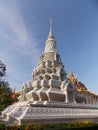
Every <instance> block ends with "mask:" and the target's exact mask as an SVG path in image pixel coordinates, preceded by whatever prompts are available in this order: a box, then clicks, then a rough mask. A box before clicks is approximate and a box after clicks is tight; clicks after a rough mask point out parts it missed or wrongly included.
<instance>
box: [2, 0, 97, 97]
mask: <svg viewBox="0 0 98 130" xmlns="http://www.w3.org/2000/svg"><path fill="white" fill-rule="evenodd" d="M50 17H52V19H53V32H54V36H55V39H56V43H57V48H58V52H59V54H60V55H61V59H62V62H63V64H64V66H65V70H66V72H67V73H68V75H69V73H70V70H72V71H73V73H74V74H75V75H76V76H77V78H78V80H79V81H81V82H82V83H84V84H85V85H86V86H87V88H88V89H89V90H91V91H93V92H96V93H97V94H98V76H97V75H98V1H97V0H0V60H1V61H2V62H3V63H5V64H6V66H7V76H6V80H8V81H9V83H10V85H11V88H14V87H15V86H16V89H17V90H20V89H21V86H22V84H23V83H24V82H27V81H28V80H31V78H32V77H31V74H32V70H33V69H34V67H35V66H36V64H37V61H38V57H39V56H40V54H41V52H42V51H43V50H44V46H45V41H46V39H47V36H48V33H49V20H50Z"/></svg>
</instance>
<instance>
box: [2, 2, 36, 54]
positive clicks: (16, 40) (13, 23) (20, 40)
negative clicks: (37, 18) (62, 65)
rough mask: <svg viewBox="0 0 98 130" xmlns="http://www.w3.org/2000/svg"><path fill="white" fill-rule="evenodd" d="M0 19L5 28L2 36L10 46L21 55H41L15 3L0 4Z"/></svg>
mask: <svg viewBox="0 0 98 130" xmlns="http://www.w3.org/2000/svg"><path fill="white" fill-rule="evenodd" d="M0 19H1V20H0V24H1V26H2V25H3V26H4V28H3V29H2V30H1V31H0V36H2V37H3V38H6V40H8V41H9V42H8V44H12V45H13V48H14V49H16V50H17V51H20V52H21V53H24V54H31V52H32V55H35V54H36V56H38V55H39V48H37V46H38V42H37V40H36V38H34V37H32V34H31V32H30V31H29V29H28V27H27V26H26V24H25V22H24V19H23V16H22V14H21V11H20V10H19V7H18V5H17V3H16V2H15V1H14V2H13V1H11V2H10V4H8V3H4V2H1V3H0ZM5 28H6V29H5ZM4 29H5V31H4ZM30 47H31V48H32V51H30Z"/></svg>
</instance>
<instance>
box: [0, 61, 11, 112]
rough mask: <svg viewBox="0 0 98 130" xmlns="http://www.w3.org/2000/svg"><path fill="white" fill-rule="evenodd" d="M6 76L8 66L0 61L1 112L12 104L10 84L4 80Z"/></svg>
mask: <svg viewBox="0 0 98 130" xmlns="http://www.w3.org/2000/svg"><path fill="white" fill-rule="evenodd" d="M5 75H6V65H5V64H3V63H2V62H1V61H0V111H1V110H3V109H4V108H5V107H7V106H8V105H10V104H11V103H12V100H11V98H10V96H11V93H12V90H11V89H10V87H9V83H8V82H7V81H5V80H4V79H3V77H4V76H5Z"/></svg>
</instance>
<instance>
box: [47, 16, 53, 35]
mask: <svg viewBox="0 0 98 130" xmlns="http://www.w3.org/2000/svg"><path fill="white" fill-rule="evenodd" d="M48 37H54V36H53V32H52V18H50V32H49V35H48Z"/></svg>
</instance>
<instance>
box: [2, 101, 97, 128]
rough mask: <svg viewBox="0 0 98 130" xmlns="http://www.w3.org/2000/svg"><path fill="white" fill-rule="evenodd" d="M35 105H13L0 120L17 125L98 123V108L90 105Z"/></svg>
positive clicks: (20, 103) (24, 103)
mask: <svg viewBox="0 0 98 130" xmlns="http://www.w3.org/2000/svg"><path fill="white" fill-rule="evenodd" d="M35 103H36V102H35ZM35 103H32V102H18V103H15V104H13V105H11V106H9V107H8V108H6V109H5V110H4V111H3V112H2V118H3V119H4V118H5V119H6V121H8V122H11V123H13V124H18V125H21V124H29V123H30V124H31V123H52V122H68V121H74V120H84V119H90V120H94V121H98V108H95V107H93V106H90V105H85V104H81V105H80V104H76V103H75V104H65V103H56V102H44V103H42V102H37V103H36V104H35Z"/></svg>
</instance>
